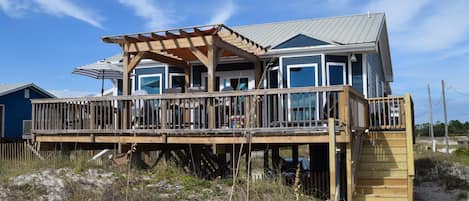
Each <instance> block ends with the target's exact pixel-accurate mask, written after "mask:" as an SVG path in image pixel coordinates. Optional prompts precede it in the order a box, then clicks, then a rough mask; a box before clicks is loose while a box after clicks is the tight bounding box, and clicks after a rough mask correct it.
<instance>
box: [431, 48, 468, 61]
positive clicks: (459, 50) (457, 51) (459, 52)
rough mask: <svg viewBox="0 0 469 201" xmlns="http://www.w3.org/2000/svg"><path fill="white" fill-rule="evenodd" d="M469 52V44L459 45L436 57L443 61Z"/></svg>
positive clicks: (437, 59)
mask: <svg viewBox="0 0 469 201" xmlns="http://www.w3.org/2000/svg"><path fill="white" fill-rule="evenodd" d="M467 54H469V46H466V47H458V48H456V49H453V50H449V51H447V52H446V53H444V54H442V55H441V56H439V57H436V61H442V60H446V59H449V58H453V57H457V56H463V55H467Z"/></svg>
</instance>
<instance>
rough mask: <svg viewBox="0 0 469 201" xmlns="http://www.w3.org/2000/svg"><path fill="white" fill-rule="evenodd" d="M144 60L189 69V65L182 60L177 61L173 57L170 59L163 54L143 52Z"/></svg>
mask: <svg viewBox="0 0 469 201" xmlns="http://www.w3.org/2000/svg"><path fill="white" fill-rule="evenodd" d="M144 58H146V59H152V60H155V61H159V62H162V63H167V64H172V65H174V66H176V67H182V68H189V64H188V63H187V62H186V61H184V60H182V59H177V58H175V57H171V56H169V55H165V54H163V53H161V52H160V53H157V52H145V56H144Z"/></svg>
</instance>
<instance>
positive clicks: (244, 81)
mask: <svg viewBox="0 0 469 201" xmlns="http://www.w3.org/2000/svg"><path fill="white" fill-rule="evenodd" d="M248 82H249V79H248V78H245V77H243V78H231V79H230V86H231V87H232V88H233V90H247V89H248Z"/></svg>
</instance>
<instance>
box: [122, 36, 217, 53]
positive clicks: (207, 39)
mask: <svg viewBox="0 0 469 201" xmlns="http://www.w3.org/2000/svg"><path fill="white" fill-rule="evenodd" d="M212 38H213V36H211V35H208V36H193V37H191V38H189V40H190V41H189V40H188V39H187V38H175V39H164V40H156V41H149V42H132V43H126V44H125V45H124V51H125V52H129V53H135V52H144V51H152V50H170V49H179V48H191V47H202V46H208V45H212V44H211V41H212Z"/></svg>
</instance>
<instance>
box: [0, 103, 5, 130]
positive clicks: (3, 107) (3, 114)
mask: <svg viewBox="0 0 469 201" xmlns="http://www.w3.org/2000/svg"><path fill="white" fill-rule="evenodd" d="M0 107H1V108H2V113H1V114H0V115H2V122H0V124H2V129H1V130H0V137H2V138H5V113H6V112H5V105H4V104H0Z"/></svg>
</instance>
